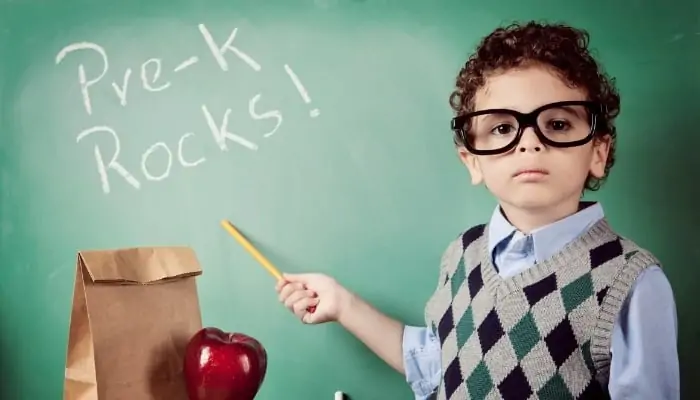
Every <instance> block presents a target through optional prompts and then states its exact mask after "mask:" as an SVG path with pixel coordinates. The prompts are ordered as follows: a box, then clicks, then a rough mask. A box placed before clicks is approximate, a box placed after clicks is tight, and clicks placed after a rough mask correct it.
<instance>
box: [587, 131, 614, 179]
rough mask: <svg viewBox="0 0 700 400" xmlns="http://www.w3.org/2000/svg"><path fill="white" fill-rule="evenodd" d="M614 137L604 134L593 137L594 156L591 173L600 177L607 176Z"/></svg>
mask: <svg viewBox="0 0 700 400" xmlns="http://www.w3.org/2000/svg"><path fill="white" fill-rule="evenodd" d="M611 141H612V137H611V136H610V135H604V136H600V137H596V138H595V139H593V157H591V167H590V172H591V175H593V176H594V177H596V178H598V179H602V178H604V177H605V165H607V163H608V155H609V154H610V144H611Z"/></svg>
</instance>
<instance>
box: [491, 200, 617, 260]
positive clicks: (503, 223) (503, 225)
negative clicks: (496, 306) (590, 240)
mask: <svg viewBox="0 0 700 400" xmlns="http://www.w3.org/2000/svg"><path fill="white" fill-rule="evenodd" d="M603 217H604V213H603V207H602V206H601V205H600V203H598V202H582V203H581V205H580V207H579V211H578V212H576V213H574V214H572V215H570V216H568V217H566V218H563V219H560V220H559V221H556V222H553V223H551V224H549V225H545V226H543V227H540V228H537V229H535V230H533V231H532V232H531V233H530V236H531V237H532V239H533V244H534V253H535V254H534V255H535V260H536V261H538V262H540V261H543V260H545V259H547V258H549V257H550V256H552V255H554V254H555V253H557V252H559V251H560V250H561V249H562V248H564V246H566V245H567V244H568V243H569V242H571V241H572V240H574V239H575V238H576V237H578V236H579V235H580V234H581V233H583V232H584V231H586V230H587V229H588V228H589V227H590V226H592V225H593V224H595V223H596V222H598V220H600V219H602V218H603ZM516 232H518V230H517V229H516V228H515V227H514V226H513V225H511V223H510V222H508V220H507V219H506V217H505V216H504V215H503V212H502V210H501V207H500V206H497V207H496V209H495V210H494V212H493V214H492V216H491V221H490V222H489V231H488V235H489V236H488V244H489V252H490V254H491V256H492V257H493V256H494V255H495V254H494V251H496V247H497V246H498V245H499V244H501V243H502V242H504V241H505V242H506V243H507V242H508V241H509V240H510V239H511V238H512V236H513V235H514V234H515V233H516ZM502 248H505V247H502Z"/></svg>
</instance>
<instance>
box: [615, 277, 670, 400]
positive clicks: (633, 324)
mask: <svg viewBox="0 0 700 400" xmlns="http://www.w3.org/2000/svg"><path fill="white" fill-rule="evenodd" d="M677 338H678V322H677V316H676V305H675V301H674V297H673V290H672V288H671V284H670V283H669V281H668V279H667V278H666V275H665V274H664V273H663V271H662V270H661V268H659V267H658V266H656V265H654V266H650V267H648V268H647V269H645V270H644V271H643V272H642V273H641V274H640V275H639V276H638V277H637V279H636V282H635V284H634V285H633V287H632V289H631V290H630V293H629V295H628V296H627V299H626V300H625V303H624V304H623V305H622V309H621V310H620V313H619V314H618V316H617V321H615V324H614V327H613V333H612V345H611V352H612V360H611V367H610V368H611V369H610V382H609V384H608V388H609V390H610V395H611V398H612V400H626V399H658V400H678V399H679V398H680V377H679V365H678V349H677Z"/></svg>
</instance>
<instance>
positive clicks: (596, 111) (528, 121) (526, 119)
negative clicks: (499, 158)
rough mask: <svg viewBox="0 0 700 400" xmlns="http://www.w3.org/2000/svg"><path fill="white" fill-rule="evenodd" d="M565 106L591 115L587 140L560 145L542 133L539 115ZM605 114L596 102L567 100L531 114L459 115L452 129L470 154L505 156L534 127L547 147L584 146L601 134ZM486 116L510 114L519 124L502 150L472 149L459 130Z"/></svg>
mask: <svg viewBox="0 0 700 400" xmlns="http://www.w3.org/2000/svg"><path fill="white" fill-rule="evenodd" d="M564 106H584V107H585V108H586V109H587V110H588V112H589V113H590V114H591V129H590V132H589V133H588V135H586V137H585V138H583V139H579V140H575V141H573V142H568V143H559V142H555V141H553V140H551V139H549V138H548V137H546V136H545V135H544V133H542V131H541V130H540V127H539V125H538V124H537V118H538V117H539V114H540V113H541V112H542V111H544V110H548V109H551V108H555V107H564ZM604 112H605V106H604V105H602V104H600V103H597V102H594V101H588V100H567V101H557V102H554V103H549V104H545V105H543V106H540V107H538V108H536V109H534V110H532V111H530V112H529V113H521V112H519V111H515V110H511V109H508V108H490V109H485V110H479V111H473V112H470V113H466V114H463V115H458V116H456V117H454V118H452V120H451V122H450V127H451V129H452V131H453V132H454V134H455V135H456V136H457V138H458V139H459V140H460V141H461V142H462V144H463V145H464V146H465V147H466V148H467V150H469V152H470V153H472V154H474V155H477V156H489V155H495V154H503V153H507V152H509V151H511V150H512V149H513V148H515V147H516V146H517V145H518V143H520V140H521V139H522V137H523V133H524V132H525V129H527V128H528V127H532V130H533V131H534V132H535V135H537V138H538V139H539V140H540V142H542V143H544V144H545V145H547V146H551V147H557V148H567V147H576V146H582V145H584V144H586V143H588V142H590V141H591V139H593V137H594V136H595V135H596V134H597V133H599V130H598V118H599V117H600V116H601V115H603V114H604ZM486 114H508V115H511V116H513V117H515V120H516V121H517V122H518V132H517V133H516V134H515V137H514V138H513V140H512V141H511V142H510V143H509V144H507V145H506V146H504V147H502V148H500V149H495V150H477V149H475V148H474V147H472V146H471V145H470V144H469V141H468V140H467V132H465V131H464V129H463V128H459V127H460V126H461V127H463V126H464V123H465V122H466V121H467V120H468V119H470V118H473V117H477V116H479V115H486Z"/></svg>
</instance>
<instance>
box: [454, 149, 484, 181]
mask: <svg viewBox="0 0 700 400" xmlns="http://www.w3.org/2000/svg"><path fill="white" fill-rule="evenodd" d="M457 152H458V153H459V159H460V160H462V163H463V164H464V165H465V166H466V167H467V169H468V170H469V175H471V177H472V185H478V184H480V183H481V182H483V180H484V176H483V175H482V173H481V166H480V165H479V161H478V160H477V158H476V156H475V155H474V154H472V153H470V152H469V150H467V149H466V148H465V147H463V146H459V147H458V148H457Z"/></svg>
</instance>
